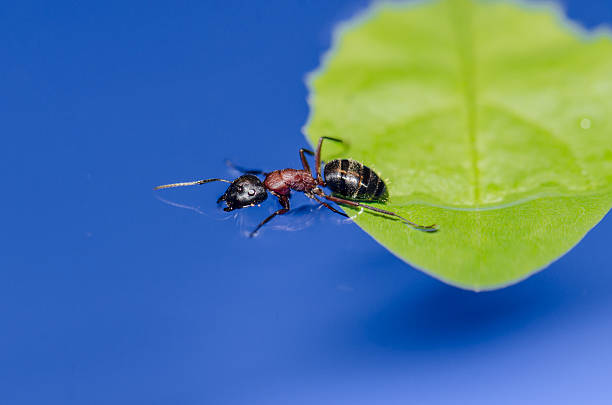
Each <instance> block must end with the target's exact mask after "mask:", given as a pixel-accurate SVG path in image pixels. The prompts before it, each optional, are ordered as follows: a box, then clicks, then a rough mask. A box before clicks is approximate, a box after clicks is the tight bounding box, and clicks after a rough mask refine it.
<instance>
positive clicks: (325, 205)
mask: <svg viewBox="0 0 612 405" xmlns="http://www.w3.org/2000/svg"><path fill="white" fill-rule="evenodd" d="M308 197H310V198H312V199H313V200H315V201H317V202H318V203H319V204H321V205H322V206H324V207H325V208H329V209H330V210H331V211H333V212H335V213H336V214H340V215H342V216H343V217H345V218H349V216H348V215H346V214H345V213H344V212H341V211H338V210H337V209H335V208H334V207H332V206H331V205H329V204H328V203H326V202H325V201H321V200H319V199H318V198H317V197H315V196H314V195H313V196H308Z"/></svg>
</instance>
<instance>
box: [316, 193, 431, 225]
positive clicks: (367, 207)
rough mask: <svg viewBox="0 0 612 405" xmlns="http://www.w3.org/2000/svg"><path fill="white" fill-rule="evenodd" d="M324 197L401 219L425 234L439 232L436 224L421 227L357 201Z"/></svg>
mask: <svg viewBox="0 0 612 405" xmlns="http://www.w3.org/2000/svg"><path fill="white" fill-rule="evenodd" d="M322 197H324V198H326V199H328V200H330V201H333V202H335V203H337V204H345V205H352V206H353V207H362V208H365V209H367V210H370V211H374V212H378V213H380V214H385V215H390V216H393V217H396V218H399V219H400V220H401V221H402V222H403V223H405V224H406V225H410V226H411V227H413V228H414V229H416V230H418V231H423V232H437V231H438V228H437V227H436V225H435V224H434V225H419V224H416V223H414V222H412V221H409V220H407V219H406V218H404V217H402V216H401V215H398V214H396V213H395V212H391V211H387V210H383V209H380V208H376V207H372V206H370V205H365V204H361V203H359V202H357V201H351V200H345V199H343V198H338V197H333V196H331V195H323V196H322Z"/></svg>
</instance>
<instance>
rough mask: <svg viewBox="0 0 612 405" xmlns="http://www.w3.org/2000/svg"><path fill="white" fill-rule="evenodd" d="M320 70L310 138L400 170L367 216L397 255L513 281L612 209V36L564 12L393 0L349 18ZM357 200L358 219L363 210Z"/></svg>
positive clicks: (460, 280) (458, 278)
mask: <svg viewBox="0 0 612 405" xmlns="http://www.w3.org/2000/svg"><path fill="white" fill-rule="evenodd" d="M334 42H335V43H334V47H333V49H332V50H331V51H330V52H329V53H328V54H327V56H326V58H325V61H324V63H323V66H322V67H321V68H320V69H319V70H318V71H317V72H315V73H314V74H312V75H311V76H310V77H309V86H310V91H311V93H310V100H309V101H310V105H311V108H312V111H311V116H310V119H309V122H308V124H307V125H306V127H305V132H306V134H307V137H308V138H309V140H310V141H311V142H313V143H314V142H316V140H317V139H318V138H319V137H320V136H332V137H338V138H342V139H344V140H345V141H347V143H348V146H347V147H346V148H345V149H341V148H339V147H337V146H333V145H326V147H325V148H324V157H326V158H328V159H329V158H330V157H337V156H346V157H351V158H354V159H356V160H359V161H362V162H363V163H365V164H366V165H368V166H370V167H371V168H373V169H375V170H376V171H377V172H378V173H379V174H380V175H381V176H382V177H383V178H385V179H386V180H387V185H388V187H389V191H390V196H391V198H390V201H389V202H388V203H387V204H384V205H383V204H376V205H378V206H380V207H383V206H385V207H386V208H387V209H390V210H393V211H396V212H398V213H399V214H401V215H403V216H406V217H408V218H410V219H412V220H414V221H415V222H419V223H422V224H429V223H436V224H438V226H439V228H440V230H439V232H437V233H434V234H427V233H423V232H418V231H415V230H413V229H410V228H407V227H406V226H404V225H403V224H401V223H400V222H398V221H392V220H389V219H385V218H382V217H380V216H377V215H371V214H367V213H364V214H362V215H360V216H359V217H358V219H357V223H358V224H359V225H360V226H361V227H362V228H363V229H364V230H365V231H366V232H368V233H369V234H370V235H372V237H374V238H375V239H376V240H377V241H379V242H380V243H381V244H383V245H384V246H386V247H387V248H388V249H389V250H391V251H392V252H393V253H394V254H396V255H397V256H399V257H401V258H402V259H404V260H405V261H407V262H408V263H410V264H412V265H413V266H415V267H417V268H419V269H422V270H424V271H426V272H427V273H429V274H431V275H433V276H435V277H437V278H440V279H442V280H444V281H446V282H448V283H451V284H454V285H457V286H461V287H464V288H469V289H475V290H480V289H492V288H497V287H501V286H504V285H508V284H511V283H513V282H516V281H518V280H520V279H522V278H525V277H526V276H528V275H529V274H531V273H533V272H534V271H536V270H539V269H541V268H543V267H545V266H546V265H547V264H549V263H550V262H552V261H554V260H555V259H557V258H558V257H560V256H561V255H563V254H564V253H565V252H567V251H568V250H569V249H570V248H571V247H572V246H574V245H575V244H576V243H577V242H578V241H579V240H580V239H581V238H582V237H583V236H584V235H585V234H586V232H588V230H589V229H591V228H592V227H593V226H594V225H595V224H596V223H597V222H598V221H599V220H600V219H601V218H602V217H603V216H604V215H605V214H606V212H608V210H609V209H610V207H611V206H612V96H611V95H612V40H611V39H610V36H609V35H608V33H607V32H604V31H603V30H602V31H601V32H594V33H586V32H582V31H580V30H579V29H578V28H576V27H573V26H572V25H571V24H570V23H569V22H567V21H565V20H564V19H563V17H561V13H560V12H558V11H557V10H556V9H554V8H551V6H526V5H522V4H517V3H508V2H472V1H462V0H456V1H455V0H447V1H438V2H422V3H408V4H403V5H398V4H393V5H391V4H383V5H378V6H376V7H375V8H374V9H373V10H370V11H369V12H368V13H366V14H365V15H364V16H361V17H360V18H357V19H356V21H353V22H351V23H349V24H344V25H342V26H341V27H340V28H339V29H338V30H337V32H336V36H335V41H334ZM347 210H349V211H351V213H354V211H353V210H350V209H348V208H347Z"/></svg>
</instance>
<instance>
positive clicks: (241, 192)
mask: <svg viewBox="0 0 612 405" xmlns="http://www.w3.org/2000/svg"><path fill="white" fill-rule="evenodd" d="M325 139H327V140H330V141H335V142H342V141H341V140H340V139H336V138H330V137H326V136H324V137H321V138H319V143H318V146H317V152H316V153H313V152H312V151H310V150H308V149H300V159H301V160H302V166H303V167H304V169H302V170H299V169H282V170H275V171H273V172H270V173H266V172H263V171H260V170H244V169H241V171H242V172H243V173H245V174H243V175H242V176H240V177H238V178H237V179H236V180H234V181H229V180H224V179H205V180H197V181H190V182H186V183H173V184H166V185H163V186H157V187H155V190H159V189H162V188H169V187H179V186H193V185H197V184H205V183H210V182H211V181H223V182H226V183H230V186H229V187H228V189H227V190H226V191H225V193H223V195H222V196H221V197H219V199H218V200H217V203H220V202H221V201H225V204H226V207H225V208H224V209H223V210H224V211H226V212H229V211H233V210H236V209H239V208H245V207H252V206H254V205H258V204H260V203H262V202H263V201H264V200H265V199H266V198H268V191H269V192H270V193H272V195H273V196H275V197H276V198H278V201H279V202H280V204H281V206H282V207H283V208H281V209H280V210H278V211H276V212H274V213H273V214H272V215H270V216H269V217H268V218H266V219H264V220H263V221H262V222H261V223H260V224H259V225H257V228H255V230H254V231H253V232H251V234H250V236H251V237H253V236H255V234H257V231H259V229H260V228H261V227H262V226H264V225H265V224H266V223H268V222H269V221H270V220H271V219H272V218H274V217H275V216H277V215H282V214H286V213H287V212H288V211H289V196H290V194H291V190H294V191H300V192H302V193H304V194H305V195H306V196H307V197H308V198H312V199H313V200H315V201H317V202H318V203H319V204H322V205H323V206H325V207H327V208H329V209H330V210H332V211H333V212H335V213H336V214H340V215H342V216H345V217H347V218H348V215H346V214H345V213H343V212H340V211H338V210H337V209H335V208H334V207H332V206H331V205H329V204H328V203H326V202H325V201H322V200H321V199H320V198H319V197H321V198H324V199H326V200H328V201H333V202H335V203H336V204H344V205H350V206H353V207H362V209H363V208H365V209H368V210H371V211H375V212H378V213H380V214H384V215H389V216H393V217H396V218H399V219H400V220H401V221H402V222H404V223H405V224H407V225H410V226H411V227H413V228H415V229H417V230H419V231H424V232H436V231H437V230H438V229H437V228H436V226H435V225H429V226H424V225H419V224H415V223H414V222H411V221H409V220H407V219H406V218H404V217H402V216H400V215H398V214H396V213H394V212H391V211H386V210H383V209H380V208H376V207H372V206H369V205H365V204H362V203H361V202H360V201H365V202H386V201H387V200H388V198H389V194H388V192H387V187H386V186H385V183H384V182H383V181H382V179H381V178H380V176H378V175H377V174H376V173H375V172H374V171H373V170H371V169H370V168H369V167H367V166H364V165H363V164H361V163H360V162H357V161H355V160H352V159H334V160H332V161H330V162H328V163H326V164H325V167H324V169H323V177H322V176H321V145H322V144H323V140H325ZM306 154H309V155H314V157H315V167H316V177H313V176H312V172H311V170H310V166H309V165H308V161H307V160H306ZM256 175H264V176H266V178H265V180H264V181H263V183H262V181H261V180H260V179H259V178H258V177H257V176H256ZM319 187H328V188H329V189H330V190H331V191H332V195H327V194H325V192H323V190H321V188H319Z"/></svg>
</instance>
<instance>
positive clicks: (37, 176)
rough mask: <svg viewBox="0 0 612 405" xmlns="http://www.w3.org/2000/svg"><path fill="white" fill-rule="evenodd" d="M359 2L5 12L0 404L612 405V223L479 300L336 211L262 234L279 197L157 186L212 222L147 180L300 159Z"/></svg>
mask: <svg viewBox="0 0 612 405" xmlns="http://www.w3.org/2000/svg"><path fill="white" fill-rule="evenodd" d="M564 4H565V5H564V7H565V9H566V10H567V12H568V14H569V16H570V17H571V18H572V19H574V20H576V21H579V22H581V23H582V24H584V25H586V26H588V27H593V26H596V25H598V24H600V23H611V22H612V5H611V4H610V3H609V2H607V1H599V2H595V1H590V2H585V1H579V0H574V1H567V2H566V3H564ZM366 5H367V2H366V1H335V2H328V1H297V0H294V1H287V0H283V1H280V0H279V1H265V2H247V1H244V2H238V1H218V2H196V1H194V2H167V3H162V2H143V3H136V2H129V3H126V2H124V1H107V2H99V3H93V2H92V3H87V2H85V3H83V2H67V1H66V2H31V1H21V2H14V4H7V3H6V2H3V3H2V5H0V114H1V115H0V117H1V118H0V133H1V134H2V144H1V145H2V146H1V147H0V173H1V175H0V176H1V184H2V189H3V192H2V198H1V204H2V210H1V212H2V217H1V224H2V232H1V233H0V238H1V241H0V242H1V245H0V246H1V247H2V248H1V250H2V254H1V257H0V265H1V270H0V403H2V404H92V405H93V404H141V403H142V404H338V403H350V404H362V403H364V404H373V403H384V404H405V403H421V404H422V403H441V402H451V401H452V402H457V403H472V404H491V403H495V404H504V403H533V404H541V403H612V384H610V382H611V381H612V372H611V368H612V365H611V364H612V321H611V320H612V291H611V290H612V289H611V286H612V271H610V270H611V262H612V260H611V257H610V248H609V246H610V240H611V238H612V217H611V216H610V215H608V216H607V217H606V218H605V219H604V220H603V221H602V222H601V223H600V224H599V225H598V226H597V227H596V228H595V229H594V230H593V231H591V232H590V233H589V234H588V235H587V236H586V238H585V239H584V240H583V241H582V243H580V245H579V246H578V247H576V248H575V249H574V250H572V251H571V252H570V253H569V254H567V255H566V256H564V257H563V258H562V259H560V260H559V261H558V262H556V263H554V264H553V265H552V266H550V268H548V269H547V270H546V271H543V272H541V273H539V274H537V275H535V276H533V277H531V278H530V279H528V280H526V281H524V282H522V283H519V284H518V285H515V286H512V287H509V288H506V289H503V290H499V291H494V292H487V293H473V292H468V291H463V290H459V289H456V288H453V287H450V286H447V285H445V284H443V283H441V282H439V281H437V280H434V279H432V278H430V277H428V276H426V275H424V274H422V273H420V272H418V271H416V270H413V269H411V268H410V267H409V266H407V265H406V264H404V263H403V262H402V261H400V260H398V259H396V258H395V257H393V256H392V255H391V254H390V253H388V252H387V251H386V250H385V249H384V248H382V247H381V246H379V245H378V244H376V243H375V242H374V241H373V240H372V239H370V237H369V236H368V235H366V234H365V233H363V232H361V231H360V230H359V229H358V228H357V227H356V226H355V225H351V224H346V225H342V224H339V223H338V221H337V220H336V219H334V217H333V214H328V213H327V212H325V213H323V212H315V213H313V214H312V215H310V216H309V215H295V216H293V217H290V218H289V220H285V221H286V222H279V223H278V224H277V225H276V226H275V227H270V228H269V229H267V230H266V231H265V232H263V233H262V235H261V237H259V238H256V239H253V240H250V239H247V238H245V237H244V236H243V235H242V231H244V230H245V229H246V230H248V229H249V226H250V224H252V223H256V222H257V220H259V219H261V218H263V217H264V216H265V215H267V214H268V213H269V212H270V210H272V209H274V208H275V205H274V204H275V202H272V203H270V204H267V205H266V206H265V208H260V209H258V210H257V209H251V210H244V211H249V212H244V213H241V214H240V215H238V216H237V217H236V220H234V219H233V217H232V218H230V220H228V221H221V220H219V219H220V217H222V215H221V214H220V213H219V212H218V211H217V210H216V209H215V205H214V200H215V199H216V198H217V196H218V195H219V194H221V193H222V191H223V190H224V186H223V184H210V185H206V186H201V187H198V188H192V189H180V190H179V189H175V190H172V191H167V192H165V193H159V195H162V194H163V195H162V196H163V198H172V199H174V200H175V201H178V202H179V203H181V204H187V203H189V204H192V205H196V206H199V207H201V209H202V211H204V212H206V213H207V214H206V215H198V214H197V213H196V212H194V211H193V210H187V209H178V208H175V207H172V206H169V205H166V204H164V203H162V202H160V201H159V200H158V199H156V194H155V193H153V192H152V191H151V188H152V186H154V185H157V184H161V183H167V182H173V181H178V180H186V179H194V178H201V177H213V176H230V174H228V172H227V168H226V167H225V165H224V163H223V162H224V159H225V158H231V159H233V160H234V161H236V162H239V163H241V164H243V165H247V166H251V167H261V168H265V169H270V168H272V169H275V168H283V167H297V166H298V165H299V160H298V154H297V150H298V148H299V147H301V146H303V145H305V140H304V138H303V136H302V135H301V133H300V128H301V126H302V125H303V124H304V122H305V120H306V117H307V114H308V108H307V105H306V102H305V99H306V88H305V86H304V83H303V77H304V75H305V73H307V72H309V71H311V70H313V69H315V68H316V67H317V66H318V63H319V59H320V56H321V54H322V53H323V52H324V51H325V50H327V49H328V47H329V45H330V33H331V30H332V28H333V26H334V24H335V23H337V22H338V21H340V20H344V19H347V18H349V17H350V16H352V15H354V14H355V13H357V12H359V11H360V10H362V9H363V8H364V7H365V6H366ZM301 202H302V200H300V199H299V198H298V199H296V200H295V204H297V205H299V204H300V203H301ZM209 212H211V213H210V214H208V213H209ZM312 218H314V220H313V221H314V224H312V225H311V226H307V225H308V223H309V222H310V221H311V219H312ZM292 220H294V221H292ZM283 224H285V225H283ZM292 224H296V226H297V227H298V228H300V227H303V228H304V229H303V230H300V231H299V232H287V231H279V230H278V229H277V228H279V225H281V226H292Z"/></svg>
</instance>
